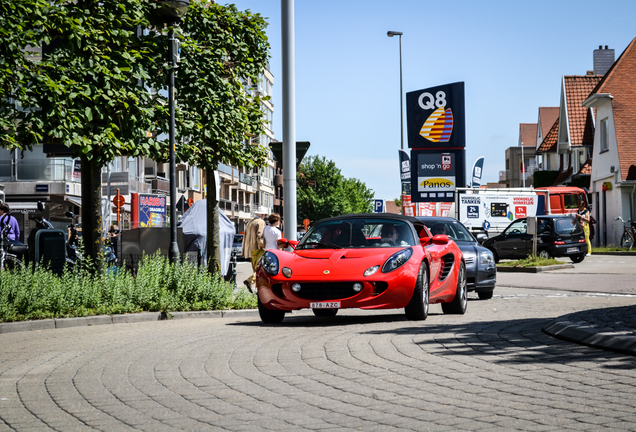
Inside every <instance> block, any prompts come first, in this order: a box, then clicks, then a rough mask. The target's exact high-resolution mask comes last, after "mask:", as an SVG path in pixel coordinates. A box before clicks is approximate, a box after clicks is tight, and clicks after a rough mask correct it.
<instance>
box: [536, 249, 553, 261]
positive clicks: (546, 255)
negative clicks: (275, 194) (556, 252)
mask: <svg viewBox="0 0 636 432" xmlns="http://www.w3.org/2000/svg"><path fill="white" fill-rule="evenodd" d="M537 256H538V257H539V258H544V259H550V258H552V254H551V253H550V251H549V250H548V249H546V248H541V249H539V251H538V252H537Z"/></svg>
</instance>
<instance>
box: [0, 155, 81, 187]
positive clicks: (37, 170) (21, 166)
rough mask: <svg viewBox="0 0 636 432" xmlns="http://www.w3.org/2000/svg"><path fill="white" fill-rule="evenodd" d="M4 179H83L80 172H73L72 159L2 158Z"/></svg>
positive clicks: (1, 170) (1, 165) (0, 178)
mask: <svg viewBox="0 0 636 432" xmlns="http://www.w3.org/2000/svg"><path fill="white" fill-rule="evenodd" d="M0 180H2V181H67V182H71V181H76V182H79V181H81V175H80V173H79V172H76V173H74V172H73V161H72V160H70V159H47V160H17V161H16V160H2V161H0Z"/></svg>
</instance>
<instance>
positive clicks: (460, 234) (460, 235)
mask: <svg viewBox="0 0 636 432" xmlns="http://www.w3.org/2000/svg"><path fill="white" fill-rule="evenodd" d="M425 224H426V228H428V230H429V231H430V232H431V234H433V235H438V234H445V235H447V236H448V238H450V239H451V240H454V241H467V242H476V241H477V240H475V238H474V237H473V235H472V234H471V233H470V232H468V230H467V229H466V228H465V227H464V225H462V224H461V223H460V222H458V221H456V220H452V219H449V220H437V221H430V222H429V221H426V222H425Z"/></svg>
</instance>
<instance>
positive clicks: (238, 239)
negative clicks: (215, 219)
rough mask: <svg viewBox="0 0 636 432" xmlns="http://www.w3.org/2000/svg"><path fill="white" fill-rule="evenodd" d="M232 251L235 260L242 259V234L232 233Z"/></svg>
mask: <svg viewBox="0 0 636 432" xmlns="http://www.w3.org/2000/svg"><path fill="white" fill-rule="evenodd" d="M232 252H235V253H236V259H237V261H238V260H241V259H243V234H234V243H232Z"/></svg>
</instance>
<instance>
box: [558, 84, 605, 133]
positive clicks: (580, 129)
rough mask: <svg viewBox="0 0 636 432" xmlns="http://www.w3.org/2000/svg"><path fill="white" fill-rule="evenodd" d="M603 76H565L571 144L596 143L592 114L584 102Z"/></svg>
mask: <svg viewBox="0 0 636 432" xmlns="http://www.w3.org/2000/svg"><path fill="white" fill-rule="evenodd" d="M602 78H603V77H602V76H599V75H585V76H580V75H566V76H564V77H563V81H564V83H565V97H566V104H567V110H568V111H567V112H568V123H569V130H570V145H571V146H580V145H589V146H591V145H593V144H594V124H593V122H592V114H591V113H590V110H589V109H587V108H585V107H584V106H583V105H582V104H583V101H584V100H585V99H587V97H588V96H589V95H590V93H592V91H593V90H594V88H595V87H596V85H597V84H598V83H599V81H601V79H602Z"/></svg>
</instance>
